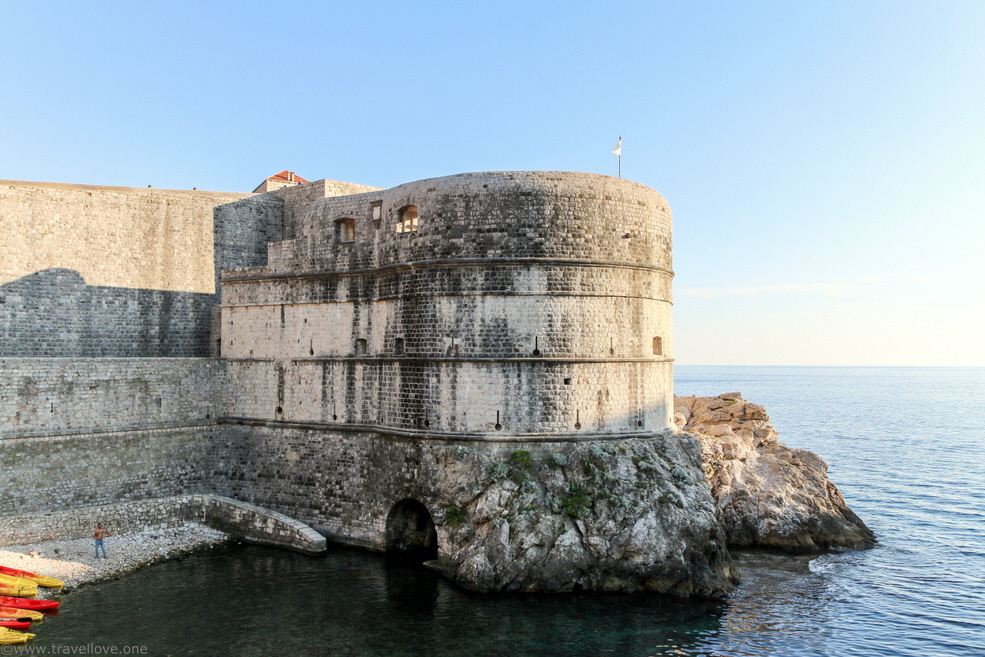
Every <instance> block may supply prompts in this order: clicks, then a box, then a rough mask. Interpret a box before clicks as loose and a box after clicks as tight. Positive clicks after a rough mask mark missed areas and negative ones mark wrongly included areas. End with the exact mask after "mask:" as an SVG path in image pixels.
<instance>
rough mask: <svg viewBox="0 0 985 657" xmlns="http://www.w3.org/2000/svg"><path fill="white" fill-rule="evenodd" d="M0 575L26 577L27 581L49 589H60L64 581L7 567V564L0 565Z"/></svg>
mask: <svg viewBox="0 0 985 657" xmlns="http://www.w3.org/2000/svg"><path fill="white" fill-rule="evenodd" d="M0 575H9V576H10V577H19V578H21V579H26V580H27V581H29V582H34V583H35V584H37V585H38V586H44V587H46V588H49V589H60V588H62V587H63V586H65V582H63V581H62V580H60V579H55V578H54V577H47V576H45V575H38V574H37V573H32V572H30V571H27V570H18V569H16V568H8V567H7V566H0Z"/></svg>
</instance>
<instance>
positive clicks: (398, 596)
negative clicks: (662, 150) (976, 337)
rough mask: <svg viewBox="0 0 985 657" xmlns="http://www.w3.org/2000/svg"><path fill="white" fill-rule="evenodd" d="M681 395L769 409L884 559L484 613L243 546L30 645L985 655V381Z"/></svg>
mask: <svg viewBox="0 0 985 657" xmlns="http://www.w3.org/2000/svg"><path fill="white" fill-rule="evenodd" d="M676 387H677V392H678V394H682V395H689V394H697V395H716V394H719V393H723V392H733V391H738V392H742V393H743V395H744V396H745V398H746V399H748V400H750V401H754V402H757V403H761V404H763V405H765V406H766V407H767V409H768V410H769V412H770V415H771V418H772V420H773V422H774V423H775V425H776V426H777V428H778V429H779V432H780V440H781V441H783V442H785V443H786V444H788V445H790V446H792V447H799V448H804V449H809V450H812V451H814V452H817V453H818V454H820V455H821V456H822V457H823V458H824V459H825V460H826V461H827V463H828V464H829V466H830V470H829V476H830V478H831V480H832V481H833V482H835V483H836V484H837V485H838V486H839V488H840V489H841V491H842V493H843V495H844V496H845V499H846V501H847V502H848V504H849V506H850V507H851V508H852V509H853V510H854V511H855V512H856V513H857V514H858V515H859V516H860V517H862V519H863V520H864V521H865V522H866V523H867V524H868V525H869V527H870V528H871V529H873V530H874V531H875V533H876V535H877V536H878V538H879V545H878V546H877V547H876V548H874V549H871V550H864V551H836V552H829V553H826V554H822V555H810V556H790V555H783V554H778V553H771V552H757V551H751V552H740V553H736V555H735V556H736V558H737V561H738V564H739V568H740V572H741V573H742V576H743V583H742V584H741V585H740V587H739V588H738V590H737V591H736V592H735V593H734V594H732V595H731V596H730V597H729V598H728V599H726V600H724V601H718V602H701V601H682V600H677V599H670V598H663V597H660V596H650V595H590V594H581V595H566V596H485V595H478V594H472V593H468V592H465V591H462V590H460V589H458V588H456V587H454V586H452V585H450V584H449V583H448V582H446V581H444V580H442V579H440V578H438V577H437V576H435V575H433V574H432V573H430V572H427V571H423V570H421V569H419V568H412V567H408V566H406V565H401V564H394V563H392V562H388V561H386V560H385V559H383V558H382V557H379V556H376V555H370V554H365V553H359V552H352V551H346V550H337V551H332V552H331V553H330V554H329V556H328V557H326V558H317V559H313V558H309V557H304V556H301V555H296V554H292V553H289V552H284V551H277V550H271V549H264V548H257V547H246V546H242V547H239V548H235V549H231V550H228V551H225V552H221V553H215V554H207V555H199V556H195V557H190V558H187V559H183V560H182V561H180V562H172V563H167V564H161V565H159V566H155V567H152V568H149V569H146V570H144V571H141V572H139V573H136V574H134V575H132V576H128V577H126V578H124V579H121V580H118V581H113V582H107V583H104V584H101V585H98V586H94V587H88V588H84V589H82V590H80V591H78V592H75V593H73V594H72V595H70V596H69V597H68V598H67V600H66V602H65V603H64V605H63V612H62V613H61V614H60V615H59V616H58V617H57V618H52V619H48V620H46V621H45V623H44V624H42V625H41V626H39V627H38V629H37V634H38V638H37V639H36V640H35V645H36V646H38V647H42V646H54V645H62V646H64V645H91V646H95V647H100V646H103V647H105V646H118V647H120V648H119V649H120V650H121V651H122V650H123V648H122V647H126V646H146V647H147V652H146V653H145V654H149V655H281V654H283V655H381V656H382V655H388V656H390V655H392V656H398V655H428V656H436V657H437V656H444V655H469V656H472V655H476V656H482V655H490V656H491V655H496V656H498V655H504V656H505V655H510V656H514V655H586V656H587V655H619V656H630V657H631V656H637V655H638V656H644V655H721V656H731V655H735V656H758V655H825V656H828V655H914V656H916V655H919V656H921V657H928V656H936V655H948V656H950V655H955V656H959V655H961V656H963V655H969V656H970V655H976V656H980V655H985V480H983V470H985V468H983V466H985V458H983V456H982V454H983V448H982V443H983V441H985V369H973V368H953V369H932V368H858V369H851V368H762V367H748V368H740V367H730V368H722V367H678V368H677V372H676ZM90 654H95V653H94V652H93V653H90ZM119 654H123V653H122V652H120V653H119Z"/></svg>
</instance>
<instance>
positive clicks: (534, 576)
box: [428, 432, 737, 597]
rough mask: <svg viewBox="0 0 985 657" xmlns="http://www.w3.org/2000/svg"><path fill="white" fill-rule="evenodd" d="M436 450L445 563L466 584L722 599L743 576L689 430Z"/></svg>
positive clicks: (441, 563) (433, 461)
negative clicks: (511, 446) (476, 489)
mask: <svg viewBox="0 0 985 657" xmlns="http://www.w3.org/2000/svg"><path fill="white" fill-rule="evenodd" d="M559 449H560V450H562V451H557V450H559ZM453 450H455V451H454V452H453ZM528 450H530V451H528ZM551 450H554V451H551ZM429 453H430V457H431V458H430V459H429V461H428V466H429V467H428V469H429V470H430V471H431V475H430V476H433V477H435V480H436V481H439V482H440V483H439V485H437V486H435V490H439V491H441V493H440V495H442V499H440V500H436V503H437V504H439V505H441V506H442V507H443V508H445V509H446V513H445V521H444V523H442V524H440V525H439V526H438V537H439V541H438V543H439V545H440V546H441V552H440V554H439V557H438V563H437V567H438V568H439V569H440V570H441V571H442V572H443V573H445V575H447V576H448V577H449V578H451V579H452V580H454V581H456V582H457V583H459V584H460V585H462V586H464V587H466V588H471V589H475V590H480V591H548V592H560V591H578V590H586V591H589V590H590V591H644V590H649V591H658V592H661V593H669V594H673V595H680V596H689V595H696V596H704V597H717V596H721V595H724V594H725V593H727V592H728V591H730V590H731V589H732V587H733V586H734V584H735V583H736V582H737V575H736V573H735V570H734V569H733V566H732V561H731V558H730V556H729V554H728V551H727V549H726V542H725V535H724V533H723V532H722V530H721V528H720V526H719V524H718V521H717V519H716V517H715V509H714V503H713V500H712V499H711V496H710V492H709V489H708V486H707V483H706V482H705V480H704V477H703V475H702V471H701V461H700V453H699V448H698V444H697V441H695V440H694V439H693V438H691V437H690V436H677V435H674V434H672V433H670V432H666V433H664V434H660V435H657V436H655V437H653V438H640V439H630V440H620V441H604V442H585V443H568V444H564V445H562V446H559V445H557V444H555V445H553V446H552V447H550V448H537V447H536V446H532V445H529V444H526V445H523V446H521V448H520V449H517V450H515V451H514V452H512V453H510V452H508V451H507V452H496V451H493V450H482V449H481V448H474V447H470V448H461V447H455V448H449V447H443V446H440V445H436V446H434V447H433V448H432V449H431V450H429ZM449 460H455V461H457V462H458V463H457V464H456V465H455V466H454V467H446V466H451V464H450V463H448V461H449ZM463 463H465V464H468V466H469V467H465V468H463V467H461V465H462V464H463ZM446 473H453V474H452V476H451V477H446V476H445V475H446ZM477 481H478V482H481V483H482V491H481V492H480V493H479V494H475V492H474V489H473V487H474V485H475V482H477ZM448 509H453V510H452V511H451V512H449V511H448Z"/></svg>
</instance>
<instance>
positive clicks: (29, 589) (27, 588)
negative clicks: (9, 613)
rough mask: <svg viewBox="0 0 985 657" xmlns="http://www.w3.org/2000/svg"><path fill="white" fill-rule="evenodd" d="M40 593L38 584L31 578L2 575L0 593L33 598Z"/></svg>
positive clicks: (0, 577)
mask: <svg viewBox="0 0 985 657" xmlns="http://www.w3.org/2000/svg"><path fill="white" fill-rule="evenodd" d="M37 594H38V585H37V584H36V583H34V582H32V581H30V580H26V579H23V578H21V577H12V576H10V575H0V595H13V596H16V597H18V598H33V597H34V596H36V595H37Z"/></svg>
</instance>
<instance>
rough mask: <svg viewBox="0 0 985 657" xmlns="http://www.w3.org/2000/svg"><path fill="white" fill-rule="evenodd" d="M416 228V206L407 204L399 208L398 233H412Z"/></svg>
mask: <svg viewBox="0 0 985 657" xmlns="http://www.w3.org/2000/svg"><path fill="white" fill-rule="evenodd" d="M415 230H417V206H416V205H408V206H406V207H403V208H401V209H400V220H399V221H397V232H398V233H412V232H414V231H415Z"/></svg>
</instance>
